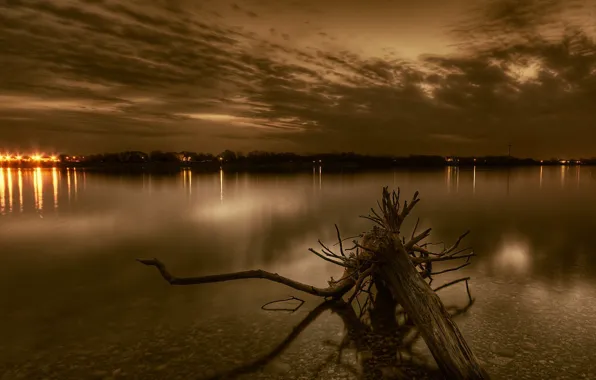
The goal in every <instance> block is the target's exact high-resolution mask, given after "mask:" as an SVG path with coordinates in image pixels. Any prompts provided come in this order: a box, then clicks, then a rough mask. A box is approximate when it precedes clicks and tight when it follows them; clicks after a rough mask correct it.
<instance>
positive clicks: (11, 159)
mask: <svg viewBox="0 0 596 380" xmlns="http://www.w3.org/2000/svg"><path fill="white" fill-rule="evenodd" d="M31 161H33V162H36V163H47V162H56V163H58V162H60V161H61V160H60V158H59V157H58V155H56V154H52V155H47V154H45V153H39V152H36V153H33V154H30V155H25V154H21V153H16V154H12V153H4V154H0V162H2V163H9V164H11V163H17V164H20V163H24V162H31Z"/></svg>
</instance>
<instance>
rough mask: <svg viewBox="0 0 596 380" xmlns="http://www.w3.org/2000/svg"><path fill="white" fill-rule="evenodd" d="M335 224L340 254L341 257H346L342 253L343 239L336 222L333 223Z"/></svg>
mask: <svg viewBox="0 0 596 380" xmlns="http://www.w3.org/2000/svg"><path fill="white" fill-rule="evenodd" d="M334 226H335V231H336V232H337V242H338V243H339V251H340V252H341V255H342V256H343V257H346V255H345V254H344V245H343V241H342V239H341V235H340V233H339V227H338V226H337V224H334Z"/></svg>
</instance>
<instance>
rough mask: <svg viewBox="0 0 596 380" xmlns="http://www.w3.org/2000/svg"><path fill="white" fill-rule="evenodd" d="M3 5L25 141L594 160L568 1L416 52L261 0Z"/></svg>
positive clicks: (588, 85)
mask: <svg viewBox="0 0 596 380" xmlns="http://www.w3.org/2000/svg"><path fill="white" fill-rule="evenodd" d="M5 4H7V6H4V7H2V6H0V35H1V36H2V37H0V38H1V41H0V43H1V44H2V47H3V48H2V51H0V60H1V63H2V67H3V70H2V71H0V82H1V83H2V86H1V89H0V100H1V102H0V123H1V124H2V126H1V127H0V128H2V130H3V139H4V141H6V143H7V144H12V146H15V147H26V145H27V144H33V143H32V141H34V140H36V141H37V142H35V144H43V142H44V141H45V142H46V143H47V144H50V145H52V146H56V147H58V148H59V149H73V148H80V149H88V150H112V149H113V148H114V147H116V146H119V147H122V146H127V147H128V146H130V147H131V148H135V147H133V145H135V144H138V148H139V149H145V147H149V146H152V147H155V146H156V145H157V144H158V143H161V144H164V146H163V147H162V149H170V148H171V149H193V150H212V149H214V144H210V143H209V141H210V140H211V139H213V140H214V141H218V144H221V147H222V148H224V147H225V143H226V141H228V143H229V144H230V146H229V147H230V148H232V149H235V146H237V144H240V141H241V140H242V143H243V144H245V145H246V147H248V149H249V150H252V149H250V147H251V146H252V147H253V149H260V148H261V147H264V146H268V147H271V149H277V150H297V151H320V150H325V151H328V150H354V151H360V152H369V153H394V154H411V153H429V154H431V153H437V154H498V153H503V151H504V149H506V145H507V144H508V143H509V142H512V143H513V144H514V145H516V146H523V147H525V148H524V154H527V155H538V156H540V155H545V154H546V155H548V156H551V155H558V154H561V155H594V154H593V152H592V147H591V146H590V144H589V141H590V139H589V138H587V136H593V135H594V132H593V131H592V129H593V128H592V127H591V125H590V120H591V119H590V118H591V114H592V111H591V109H592V107H593V103H594V101H595V100H596V75H595V74H596V71H595V70H596V54H595V52H596V45H595V43H594V39H593V36H592V35H591V34H590V29H589V25H585V24H581V23H579V22H577V23H575V24H574V23H572V22H571V21H573V22H575V21H577V20H576V19H575V18H573V17H572V18H569V19H568V20H571V21H569V22H563V21H561V20H562V17H563V16H564V15H565V14H566V13H565V12H566V11H567V8H566V4H568V3H561V2H557V1H554V0H548V1H547V0H545V1H538V0H534V1H531V0H523V1H517V2H512V1H492V2H490V3H488V5H486V6H484V7H482V8H476V9H474V10H473V12H471V13H469V14H467V15H466V17H465V18H464V19H463V20H462V21H461V22H460V23H459V24H457V25H455V26H452V27H451V30H452V33H451V34H452V35H453V36H455V40H454V41H455V45H457V47H458V49H459V50H457V51H454V52H453V53H452V54H451V55H445V54H442V55H436V54H435V55H432V54H428V55H424V56H421V57H420V58H419V59H418V60H413V59H405V58H399V57H400V54H399V50H400V49H399V47H388V46H379V48H378V55H377V56H376V57H375V56H374V55H371V54H370V53H363V52H361V51H358V49H352V48H351V47H350V46H351V45H350V41H348V40H346V39H343V40H342V39H341V37H340V38H338V39H336V40H332V39H330V38H329V35H330V34H336V31H333V32H329V31H327V30H321V29H317V31H313V32H312V34H311V35H312V36H311V35H309V36H311V37H309V38H310V39H307V40H305V38H306V37H304V33H306V32H307V30H306V29H300V30H299V29H289V28H288V26H286V25H284V23H277V24H271V25H269V24H267V22H266V21H263V20H274V19H268V18H267V17H268V16H267V8H263V7H261V8H259V7H258V4H257V3H250V2H247V3H246V4H245V3H241V5H239V4H229V5H226V7H227V8H221V7H220V8H217V7H215V5H213V7H211V8H210V7H209V6H207V5H208V4H210V3H208V2H206V3H205V4H203V5H201V6H196V5H193V3H192V2H184V1H182V0H178V1H172V2H167V4H166V3H165V2H160V1H150V2H142V3H141V2H127V3H120V2H116V1H111V0H94V1H91V0H87V1H78V2H66V1H56V2H51V3H50V2H44V1H24V0H19V1H17V0H11V1H10V3H7V2H5ZM212 4H216V3H212ZM275 6H276V7H277V6H279V5H275ZM312 6H313V7H314V5H312ZM248 9H251V10H248ZM252 9H254V11H253V10H252ZM315 10H316V9H315V8H313V14H316V12H315ZM572 11H575V8H573V9H572ZM214 13H218V14H221V15H222V16H223V17H222V18H219V17H213V14H214ZM572 13H573V12H572ZM311 16H312V15H311ZM257 17H258V20H257V19H256V18H257ZM285 17H286V19H284V20H286V21H287V23H289V22H290V20H291V19H292V16H291V15H289V16H287V15H286V16H285ZM288 17H289V18H288ZM250 20H253V21H252V22H253V23H255V24H254V25H253V24H250V22H251V21H250ZM271 22H273V21H271ZM294 23H295V25H302V23H303V21H302V20H295V21H294ZM290 33H292V38H291V39H290ZM294 34H295V36H294ZM321 37H322V38H321ZM313 38H318V40H316V39H313ZM319 40H322V41H323V42H317V41H319ZM305 41H307V42H305ZM290 42H291V43H290ZM316 44H319V45H316ZM321 44H323V45H321ZM325 44H327V45H325ZM429 53H432V52H429ZM562 126H564V129H563V128H562ZM81 136H87V137H89V136H95V137H96V140H95V141H92V138H91V137H89V138H87V137H81ZM238 136H241V138H239V137H238ZM137 137H138V139H136V138H137ZM594 137H596V136H594ZM79 139H80V140H79ZM60 141H63V143H61V142H60ZM77 141H81V142H77ZM99 142H101V144H100V143H99ZM273 142H275V146H274V145H272V144H273ZM61 144H62V145H61ZM102 144H103V145H102ZM217 147H218V148H219V147H220V146H219V145H218V146H217ZM246 147H245V148H243V149H247V148H246ZM520 154H521V152H520Z"/></svg>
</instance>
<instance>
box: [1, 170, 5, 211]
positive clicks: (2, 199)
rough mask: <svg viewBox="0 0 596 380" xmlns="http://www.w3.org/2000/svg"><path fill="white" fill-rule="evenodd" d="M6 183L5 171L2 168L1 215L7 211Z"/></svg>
mask: <svg viewBox="0 0 596 380" xmlns="http://www.w3.org/2000/svg"><path fill="white" fill-rule="evenodd" d="M4 181H5V179H4V169H3V168H0V213H2V214H4V212H5V209H6V185H5V183H4Z"/></svg>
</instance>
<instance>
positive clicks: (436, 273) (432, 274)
mask: <svg viewBox="0 0 596 380" xmlns="http://www.w3.org/2000/svg"><path fill="white" fill-rule="evenodd" d="M468 265H470V263H465V264H462V265H460V266H458V267H455V268H450V269H445V270H442V271H439V272H432V273H431V274H430V275H431V276H436V275H438V274H443V273H447V272H453V271H456V270H459V269H462V268H464V267H467V266H468Z"/></svg>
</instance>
